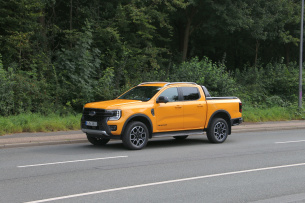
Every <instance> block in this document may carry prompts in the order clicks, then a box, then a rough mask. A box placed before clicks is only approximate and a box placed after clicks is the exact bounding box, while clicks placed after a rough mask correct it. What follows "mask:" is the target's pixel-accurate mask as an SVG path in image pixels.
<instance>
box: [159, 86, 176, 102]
mask: <svg viewBox="0 0 305 203" xmlns="http://www.w3.org/2000/svg"><path fill="white" fill-rule="evenodd" d="M160 96H164V97H167V98H168V101H169V102H174V101H178V100H179V99H178V88H176V87H173V88H168V89H166V90H164V92H162V93H161V94H160Z"/></svg>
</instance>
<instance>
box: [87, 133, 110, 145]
mask: <svg viewBox="0 0 305 203" xmlns="http://www.w3.org/2000/svg"><path fill="white" fill-rule="evenodd" d="M87 139H88V141H89V142H90V143H91V144H93V145H105V144H107V143H108V142H109V140H110V139H109V138H99V137H94V136H92V135H88V134H87Z"/></svg>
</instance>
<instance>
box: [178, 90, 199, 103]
mask: <svg viewBox="0 0 305 203" xmlns="http://www.w3.org/2000/svg"><path fill="white" fill-rule="evenodd" d="M182 94H183V100H184V101H193V100H198V99H199V98H200V94H199V91H198V88H197V87H182Z"/></svg>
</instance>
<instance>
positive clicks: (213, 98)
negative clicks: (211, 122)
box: [206, 97, 238, 100]
mask: <svg viewBox="0 0 305 203" xmlns="http://www.w3.org/2000/svg"><path fill="white" fill-rule="evenodd" d="M217 99H238V97H207V98H206V100H217Z"/></svg>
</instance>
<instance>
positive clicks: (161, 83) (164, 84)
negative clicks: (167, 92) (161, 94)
mask: <svg viewBox="0 0 305 203" xmlns="http://www.w3.org/2000/svg"><path fill="white" fill-rule="evenodd" d="M180 84H182V85H184V84H186V85H197V84H196V83H194V82H143V83H141V84H139V85H138V86H162V87H163V86H168V85H180Z"/></svg>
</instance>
